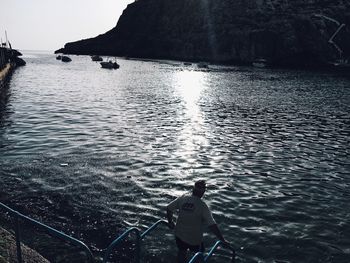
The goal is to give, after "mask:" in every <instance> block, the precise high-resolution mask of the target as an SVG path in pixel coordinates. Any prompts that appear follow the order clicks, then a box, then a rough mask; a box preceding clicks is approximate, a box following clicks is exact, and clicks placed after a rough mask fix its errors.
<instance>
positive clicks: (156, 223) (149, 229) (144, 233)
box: [141, 220, 169, 240]
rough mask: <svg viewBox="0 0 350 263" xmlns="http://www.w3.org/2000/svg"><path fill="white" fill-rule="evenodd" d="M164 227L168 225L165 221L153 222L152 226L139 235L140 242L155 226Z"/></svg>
mask: <svg viewBox="0 0 350 263" xmlns="http://www.w3.org/2000/svg"><path fill="white" fill-rule="evenodd" d="M161 224H162V225H166V226H168V225H169V224H168V222H167V221H165V220H158V221H157V222H155V223H154V224H153V225H152V226H150V227H149V228H148V229H147V230H146V231H145V232H143V233H142V234H141V240H142V239H143V238H144V237H145V236H147V235H148V234H149V233H151V232H152V231H153V230H154V229H155V228H156V227H157V226H159V225H161Z"/></svg>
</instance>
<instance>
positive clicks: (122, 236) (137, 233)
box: [103, 227, 141, 263]
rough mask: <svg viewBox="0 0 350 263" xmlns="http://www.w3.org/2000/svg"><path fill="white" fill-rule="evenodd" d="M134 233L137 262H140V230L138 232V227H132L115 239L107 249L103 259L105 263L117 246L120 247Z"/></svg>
mask: <svg viewBox="0 0 350 263" xmlns="http://www.w3.org/2000/svg"><path fill="white" fill-rule="evenodd" d="M132 232H135V235H136V262H140V242H141V238H140V230H138V229H137V228H136V227H132V228H129V229H128V230H126V231H125V232H124V233H123V234H122V235H120V236H119V237H117V238H116V239H114V240H113V241H112V243H111V244H110V245H109V246H108V247H107V251H106V253H105V255H104V257H103V263H105V262H107V260H108V257H109V255H110V253H111V251H112V249H113V248H115V247H116V246H117V245H119V244H120V243H121V242H122V241H123V240H124V239H125V238H127V237H128V236H129V234H130V233H132Z"/></svg>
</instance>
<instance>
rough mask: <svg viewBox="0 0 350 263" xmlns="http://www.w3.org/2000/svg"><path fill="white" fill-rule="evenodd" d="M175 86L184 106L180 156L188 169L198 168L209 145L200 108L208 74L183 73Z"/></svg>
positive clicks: (198, 72)
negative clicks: (201, 157) (202, 151)
mask: <svg viewBox="0 0 350 263" xmlns="http://www.w3.org/2000/svg"><path fill="white" fill-rule="evenodd" d="M175 86H176V89H177V91H178V92H179V95H180V96H181V98H182V100H183V103H184V106H185V112H184V116H183V117H184V118H185V120H186V121H185V125H184V127H183V129H182V131H181V134H180V136H179V144H178V145H179V146H180V147H179V149H178V154H179V155H180V156H181V157H182V158H185V159H186V161H187V166H188V168H194V167H196V166H198V154H199V150H200V148H201V147H202V146H203V145H207V144H208V141H207V138H206V129H205V127H204V126H205V125H204V119H203V112H202V111H201V108H200V106H199V102H200V99H201V95H202V93H203V91H204V90H205V89H206V88H207V86H206V74H205V72H200V71H181V72H179V73H178V74H177V75H176V77H175Z"/></svg>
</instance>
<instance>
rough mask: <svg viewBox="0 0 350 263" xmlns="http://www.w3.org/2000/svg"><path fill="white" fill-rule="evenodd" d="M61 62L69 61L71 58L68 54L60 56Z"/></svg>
mask: <svg viewBox="0 0 350 263" xmlns="http://www.w3.org/2000/svg"><path fill="white" fill-rule="evenodd" d="M61 61H62V62H71V61H72V59H71V58H70V57H68V56H62V59H61Z"/></svg>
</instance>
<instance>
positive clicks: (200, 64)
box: [197, 62, 208, 68]
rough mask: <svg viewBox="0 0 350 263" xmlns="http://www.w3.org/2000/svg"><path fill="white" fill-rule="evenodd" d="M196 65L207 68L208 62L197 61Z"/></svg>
mask: <svg viewBox="0 0 350 263" xmlns="http://www.w3.org/2000/svg"><path fill="white" fill-rule="evenodd" d="M197 67H198V68H208V64H207V63H205V62H199V63H198V64H197Z"/></svg>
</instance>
